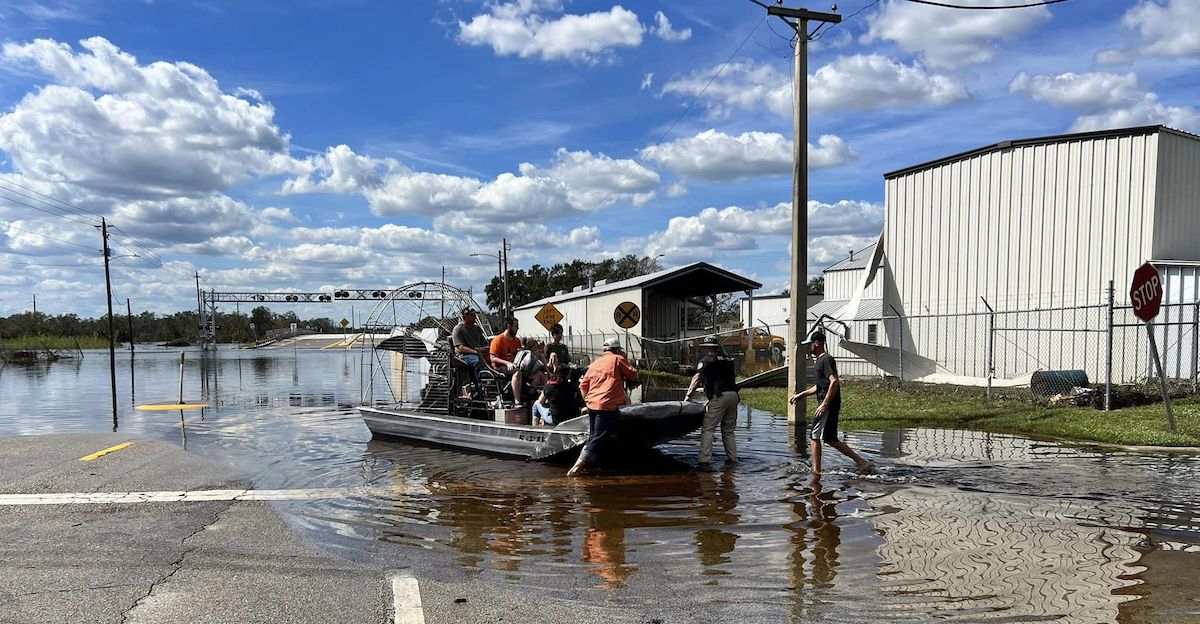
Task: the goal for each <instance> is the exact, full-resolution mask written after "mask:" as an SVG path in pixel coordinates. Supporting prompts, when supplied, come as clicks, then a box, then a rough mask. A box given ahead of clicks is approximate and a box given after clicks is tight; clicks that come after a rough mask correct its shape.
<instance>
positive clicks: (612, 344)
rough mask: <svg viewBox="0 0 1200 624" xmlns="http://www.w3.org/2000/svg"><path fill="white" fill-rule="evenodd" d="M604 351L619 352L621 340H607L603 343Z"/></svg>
mask: <svg viewBox="0 0 1200 624" xmlns="http://www.w3.org/2000/svg"><path fill="white" fill-rule="evenodd" d="M604 350H605V351H620V350H621V339H620V338H608V339H607V340H605V341H604Z"/></svg>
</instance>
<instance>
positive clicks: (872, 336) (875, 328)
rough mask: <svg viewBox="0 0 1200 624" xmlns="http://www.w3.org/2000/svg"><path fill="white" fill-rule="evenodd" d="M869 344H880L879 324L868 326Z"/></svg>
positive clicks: (869, 324)
mask: <svg viewBox="0 0 1200 624" xmlns="http://www.w3.org/2000/svg"><path fill="white" fill-rule="evenodd" d="M867 344H879V324H878V323H868V324H867Z"/></svg>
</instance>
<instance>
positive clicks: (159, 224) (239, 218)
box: [113, 195, 274, 243]
mask: <svg viewBox="0 0 1200 624" xmlns="http://www.w3.org/2000/svg"><path fill="white" fill-rule="evenodd" d="M273 214H274V213H273ZM269 220H270V218H269V217H267V216H265V215H263V214H262V212H260V211H257V210H255V209H254V208H252V207H250V206H248V205H246V204H245V203H243V202H241V201H238V200H235V199H233V198H231V197H228V196H225V195H213V196H209V197H175V198H172V199H166V200H137V201H131V202H125V203H122V204H120V205H118V206H117V207H116V208H115V209H114V210H113V221H114V222H116V223H120V224H121V229H122V230H123V231H125V232H127V233H129V234H130V235H132V236H135V237H139V238H141V237H146V238H149V239H152V240H154V241H159V242H164V243H200V242H203V241H205V240H207V239H209V238H214V237H219V236H234V235H239V234H245V233H248V232H253V231H254V230H255V229H256V228H258V227H261V226H265V225H268V224H269Z"/></svg>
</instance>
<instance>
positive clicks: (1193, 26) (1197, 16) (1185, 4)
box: [1097, 0, 1200, 62]
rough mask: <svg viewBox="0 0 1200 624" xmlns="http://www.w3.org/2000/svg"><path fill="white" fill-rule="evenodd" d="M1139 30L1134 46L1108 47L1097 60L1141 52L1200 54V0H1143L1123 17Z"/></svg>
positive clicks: (1129, 26) (1125, 57) (1170, 55)
mask: <svg viewBox="0 0 1200 624" xmlns="http://www.w3.org/2000/svg"><path fill="white" fill-rule="evenodd" d="M1121 25H1122V26H1124V27H1125V28H1127V29H1130V30H1132V31H1134V32H1135V34H1136V38H1137V42H1136V45H1135V46H1134V47H1133V49H1131V50H1105V51H1104V52H1102V53H1101V55H1103V56H1098V57H1097V60H1100V59H1101V58H1103V59H1104V60H1105V61H1109V62H1114V61H1116V62H1127V61H1128V60H1131V59H1132V57H1134V56H1136V55H1137V54H1139V53H1140V54H1146V55H1149V56H1160V57H1167V58H1175V57H1190V56H1196V55H1200V3H1198V2H1196V0H1166V1H1165V2H1163V1H1160V0H1141V1H1140V2H1138V3H1137V5H1135V6H1134V7H1133V8H1131V9H1129V10H1128V11H1126V12H1125V15H1123V16H1122V17H1121Z"/></svg>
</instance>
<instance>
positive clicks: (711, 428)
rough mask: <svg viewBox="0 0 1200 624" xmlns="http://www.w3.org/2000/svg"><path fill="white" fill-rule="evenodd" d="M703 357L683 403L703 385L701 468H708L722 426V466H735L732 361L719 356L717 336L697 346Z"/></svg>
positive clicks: (736, 402) (735, 383) (734, 411)
mask: <svg viewBox="0 0 1200 624" xmlns="http://www.w3.org/2000/svg"><path fill="white" fill-rule="evenodd" d="M700 350H701V353H702V354H703V357H702V358H701V360H700V362H699V363H697V364H696V375H695V376H694V377H692V384H691V385H690V386H688V390H687V394H685V395H684V397H683V400H684V401H687V400H690V399H691V398H692V393H693V392H695V391H696V388H697V387H698V386H700V384H701V383H703V384H704V396H706V397H708V405H707V406H706V407H705V409H704V425H703V427H702V428H701V429H700V457H699V458H698V460H699V464H700V467H701V468H707V467H708V466H709V465H710V464H709V462H710V461H712V447H713V438H714V437H716V433H717V425H718V424H719V425H721V442H723V443H724V444H725V463H726V464H733V463H737V440H736V439H735V438H734V437H733V428H734V427H735V426H736V425H737V406H738V401H739V397H738V393H737V382H736V381H735V380H734V370H733V359H732V358H730V357H729V356H727V355H725V354H724V353H722V352H721V345H720V343H718V342H717V337H716V336H709V337H708V338H705V339H704V342H702V343H700Z"/></svg>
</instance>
